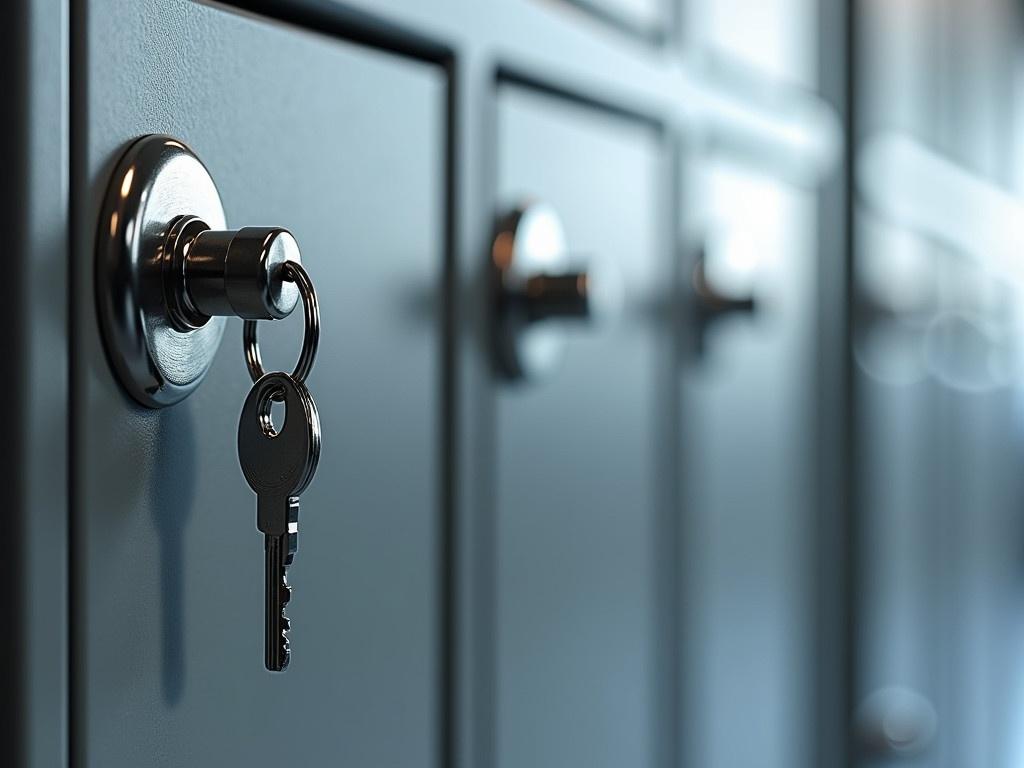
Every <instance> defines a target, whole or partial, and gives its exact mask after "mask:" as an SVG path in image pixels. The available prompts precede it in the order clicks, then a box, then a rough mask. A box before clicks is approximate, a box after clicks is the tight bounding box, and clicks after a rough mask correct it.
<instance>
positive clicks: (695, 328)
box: [689, 248, 758, 358]
mask: <svg viewBox="0 0 1024 768" xmlns="http://www.w3.org/2000/svg"><path fill="white" fill-rule="evenodd" d="M689 306H690V313H689V316H690V324H691V327H690V334H689V337H690V345H689V346H690V349H689V351H690V352H691V353H692V354H693V356H694V357H696V358H700V357H703V356H704V353H705V350H706V349H707V337H708V334H709V333H710V331H711V329H712V328H713V327H714V326H715V324H716V323H718V322H719V321H720V320H723V319H724V318H726V317H736V316H739V315H753V314H755V313H756V312H757V311H758V302H757V299H756V298H755V297H754V296H752V295H749V296H733V295H730V294H727V293H724V292H722V291H721V290H719V289H718V288H717V287H716V286H715V285H714V284H713V283H712V281H711V280H710V279H709V277H708V273H707V258H706V254H705V253H704V249H703V248H701V250H700V252H699V253H698V254H697V257H696V259H695V260H694V263H693V271H692V273H691V275H690V286H689Z"/></svg>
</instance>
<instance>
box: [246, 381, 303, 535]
mask: <svg viewBox="0 0 1024 768" xmlns="http://www.w3.org/2000/svg"><path fill="white" fill-rule="evenodd" d="M274 401H278V402H281V401H283V402H284V405H285V417H284V424H282V425H280V426H277V427H275V426H274V424H273V422H272V421H271V417H270V408H271V405H272V404H273V402H274ZM319 459H320V417H319V415H318V414H317V410H316V403H315V402H313V397H312V395H310V394H309V390H307V389H306V387H305V385H303V384H301V383H300V382H298V381H296V380H295V379H293V378H292V377H291V376H289V375H288V374H287V373H279V372H278V373H268V374H266V375H265V376H263V377H262V378H260V380H259V381H257V382H256V383H255V384H253V387H252V390H250V392H249V396H248V397H246V399H245V404H244V405H243V406H242V415H241V418H240V419H239V422H238V463H239V464H240V465H241V468H242V474H243V475H245V480H246V482H247V483H249V487H250V488H252V489H253V491H255V492H256V496H257V498H258V499H259V503H258V511H257V526H258V527H259V529H260V530H261V531H262V532H263V533H266V534H273V535H281V534H285V533H287V532H288V500H289V499H290V498H291V497H293V496H298V495H299V494H300V493H302V492H303V491H304V490H305V489H306V486H307V485H309V482H310V480H312V478H313V474H314V472H315V471H316V465H317V462H318V461H319Z"/></svg>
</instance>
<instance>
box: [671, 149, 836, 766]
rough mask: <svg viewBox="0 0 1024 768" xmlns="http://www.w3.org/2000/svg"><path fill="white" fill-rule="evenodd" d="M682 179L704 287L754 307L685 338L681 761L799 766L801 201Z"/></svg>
mask: <svg viewBox="0 0 1024 768" xmlns="http://www.w3.org/2000/svg"><path fill="white" fill-rule="evenodd" d="M687 174H688V177H689V185H688V187H687V191H688V194H687V196H686V199H687V200H689V201H691V203H692V204H693V205H694V206H700V208H701V209H702V210H703V213H702V215H701V217H700V218H702V219H703V223H702V224H701V225H700V232H701V234H702V237H703V240H704V244H705V246H704V254H705V256H704V259H705V262H706V265H707V268H706V273H707V275H708V276H709V279H712V278H717V281H718V283H717V287H718V289H719V290H720V291H722V292H723V293H724V292H726V291H728V292H730V293H732V294H733V295H734V296H747V295H752V296H753V297H754V298H755V301H756V302H757V304H756V309H755V311H754V313H753V315H752V316H751V315H747V316H744V315H743V314H742V313H735V314H734V315H731V316H730V315H725V316H720V318H719V319H716V320H714V321H713V322H706V323H704V324H703V329H701V328H698V327H693V328H691V329H690V330H691V331H693V333H694V334H696V333H698V332H701V331H702V333H703V344H702V345H700V347H699V348H692V347H691V348H690V349H689V350H688V356H687V359H686V360H685V363H684V366H683V376H682V379H681V385H682V408H681V411H682V424H683V426H682V428H681V430H682V434H683V440H684V447H683V461H682V462H681V466H682V477H683V481H682V483H683V489H684V490H683V500H684V509H685V510H686V514H685V523H684V531H685V536H684V541H685V548H684V555H683V565H682V569H681V570H682V581H683V585H684V586H683V590H684V591H683V594H684V600H683V603H684V605H685V609H684V612H683V618H682V626H683V644H682V645H683V648H684V649H685V660H684V663H683V679H684V681H685V683H684V685H685V693H684V710H683V711H684V726H683V727H684V729H685V730H684V735H683V739H684V742H685V750H684V755H685V756H686V760H687V762H688V763H690V764H693V765H714V766H719V765H722V766H733V765H754V764H756V765H759V766H766V767H767V766H779V767H780V768H781V766H794V765H800V764H801V762H804V761H805V760H806V756H807V755H808V754H809V749H810V747H811V745H812V744H813V743H814V742H813V738H814V734H813V732H812V730H811V729H808V728H807V725H806V724H807V723H808V722H809V718H810V716H811V714H812V710H811V703H810V702H811V701H812V694H813V690H814V687H813V686H814V678H813V673H814V664H815V656H814V613H813V608H814V592H813V580H812V579H811V578H810V577H811V575H812V574H813V570H812V568H813V562H814V561H813V552H814V549H813V547H814V531H815V525H814V521H815V519H816V518H815V515H816V514H817V513H816V512H815V511H814V506H813V501H814V500H813V494H814V490H815V486H814V464H813V462H814V460H815V453H814V445H815V443H814V441H815V421H814V417H815V410H814V403H815V386H816V379H815V375H816V374H815V368H814V359H815V358H814V356H815V336H814V322H813V319H814V311H815V303H814V288H815V275H816V272H815V265H814V263H813V257H814V250H813V244H814V242H815V240H814V235H815V218H814V214H815V207H814V203H815V200H814V197H813V195H812V194H810V193H807V192H801V191H799V190H796V189H793V188H787V187H786V186H785V185H783V184H780V183H779V182H777V181H775V180H773V179H771V178H768V177H765V176H763V175H759V174H757V173H756V172H752V171H750V170H747V169H744V168H743V167H742V166H740V165H737V164H734V163H729V162H727V161H724V160H718V161H708V162H706V163H701V164H691V165H690V166H689V167H688V169H687ZM690 214H691V220H692V219H693V218H695V216H694V215H693V212H692V211H691V212H690ZM694 325H695V326H696V325H698V324H697V323H694Z"/></svg>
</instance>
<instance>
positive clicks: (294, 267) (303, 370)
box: [242, 261, 320, 384]
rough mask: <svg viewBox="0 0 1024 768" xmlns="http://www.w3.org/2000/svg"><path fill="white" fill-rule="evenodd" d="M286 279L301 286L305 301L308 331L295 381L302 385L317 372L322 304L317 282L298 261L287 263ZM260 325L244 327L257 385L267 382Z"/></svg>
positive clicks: (248, 359) (251, 371)
mask: <svg viewBox="0 0 1024 768" xmlns="http://www.w3.org/2000/svg"><path fill="white" fill-rule="evenodd" d="M284 279H285V280H288V281H290V282H293V283H295V284H296V285H298V288H299V295H300V296H301V297H302V310H303V312H302V313H303V317H304V320H305V328H304V329H303V332H302V351H301V352H299V360H298V362H297V363H295V370H294V371H292V378H293V379H295V380H296V381H298V382H299V383H300V384H304V383H305V382H306V377H307V376H309V372H310V371H311V370H313V363H314V362H316V351H317V347H319V346H320V303H319V301H317V298H316V289H315V288H313V281H312V280H310V279H309V275H308V274H306V270H305V269H303V267H302V265H301V264H299V263H298V262H295V261H286V262H285V263H284ZM256 322H257V321H256V320H246V321H245V324H244V325H243V326H242V344H243V346H244V348H245V365H246V367H247V368H248V369H249V375H250V376H251V377H252V380H253V383H255V382H257V381H259V380H260V379H261V378H263V376H264V374H265V373H266V371H264V370H263V358H262V357H261V356H260V344H259V341H257V339H256Z"/></svg>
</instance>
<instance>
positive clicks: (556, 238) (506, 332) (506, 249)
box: [491, 203, 621, 379]
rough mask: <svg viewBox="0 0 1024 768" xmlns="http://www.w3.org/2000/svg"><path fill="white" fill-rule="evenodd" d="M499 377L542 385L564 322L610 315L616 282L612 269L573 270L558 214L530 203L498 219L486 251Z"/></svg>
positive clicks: (556, 356) (559, 347)
mask: <svg viewBox="0 0 1024 768" xmlns="http://www.w3.org/2000/svg"><path fill="white" fill-rule="evenodd" d="M491 266H492V273H493V279H494V292H495V297H494V301H495V306H496V317H495V322H494V351H495V356H496V361H495V362H496V365H497V368H498V371H499V372H500V373H501V374H502V375H503V376H505V377H506V378H509V379H524V378H540V377H543V376H545V375H547V374H549V373H550V372H551V371H552V370H553V369H554V368H555V367H557V364H558V361H559V360H560V359H561V357H562V354H563V352H564V346H565V341H566V329H565V321H586V320H590V319H592V318H594V317H596V316H606V315H609V314H612V313H614V311H615V310H616V309H617V307H618V305H619V303H620V298H621V297H620V290H619V289H620V281H618V280H617V279H616V276H614V275H613V274H611V270H607V269H606V270H603V271H602V270H597V274H595V271H594V270H593V269H587V270H579V269H573V268H572V265H571V264H570V257H569V253H568V250H567V248H566V237H565V230H564V228H563V226H562V222H561V219H560V218H559V217H558V214H557V213H556V212H555V210H554V209H553V208H552V207H551V206H550V205H546V204H544V203H531V204H529V205H524V206H521V207H518V208H516V209H514V210H512V211H511V212H510V213H508V214H506V215H505V216H503V217H502V218H501V219H500V220H499V222H498V226H497V230H496V233H495V236H494V241H493V244H492V247H491Z"/></svg>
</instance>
